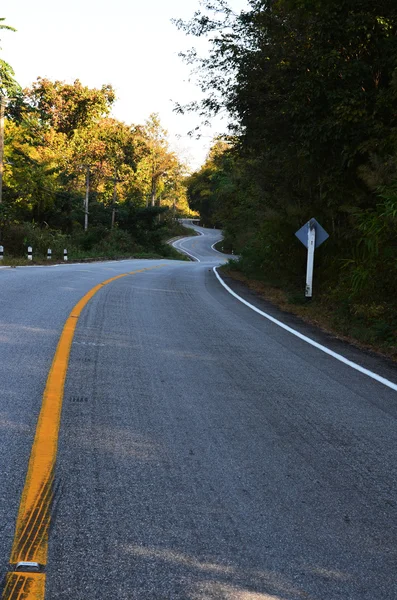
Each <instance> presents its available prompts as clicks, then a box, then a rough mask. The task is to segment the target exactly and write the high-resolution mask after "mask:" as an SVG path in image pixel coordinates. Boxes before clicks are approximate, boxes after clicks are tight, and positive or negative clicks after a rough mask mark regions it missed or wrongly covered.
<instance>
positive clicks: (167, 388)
mask: <svg viewBox="0 0 397 600" xmlns="http://www.w3.org/2000/svg"><path fill="white" fill-rule="evenodd" d="M195 229H196V230H197V231H198V232H199V233H200V234H201V235H200V236H197V237H191V238H184V239H183V240H178V241H176V242H174V245H175V247H177V248H179V249H180V250H182V251H184V252H186V253H188V254H189V255H190V257H191V258H192V259H194V260H192V261H191V262H186V261H170V260H130V261H115V262H105V263H91V264H66V265H58V266H48V267H21V268H16V269H8V268H5V269H0V381H1V388H0V469H1V479H0V568H1V575H0V578H2V598H3V600H41V599H43V598H44V597H45V598H46V599H47V600H94V599H95V600H109V599H115V600H135V599H137V600H138V599H139V600H204V599H210V600H301V599H302V600H395V599H396V598H397V578H396V564H397V544H396V542H397V518H396V505H397V460H396V459H397V427H396V424H397V423H396V418H397V391H396V389H394V388H395V386H396V384H397V371H396V369H395V366H394V365H392V364H391V363H388V362H387V361H384V360H382V359H380V358H378V357H375V356H371V355H370V354H368V353H364V352H361V351H360V350H358V349H356V348H354V347H352V346H349V345H347V344H345V343H343V342H340V341H338V340H336V339H334V338H331V337H329V336H326V335H325V334H323V333H321V332H320V331H318V330H316V329H315V328H312V327H310V326H308V325H305V324H302V323H301V322H300V321H299V320H298V319H296V318H295V317H292V316H291V315H287V314H283V313H281V312H280V311H278V310H277V309H276V308H274V307H272V306H270V305H268V304H267V303H266V302H265V301H263V300H261V299H259V298H257V297H256V296H255V295H254V294H253V293H252V292H249V291H247V290H246V289H245V288H244V287H243V286H242V285H240V284H238V283H233V282H230V281H228V280H225V282H226V285H228V286H230V287H231V288H232V290H233V291H234V293H235V294H237V295H238V296H239V297H241V298H242V299H243V300H245V301H246V302H247V304H244V303H242V302H241V301H239V299H237V298H236V297H234V296H233V295H232V294H231V293H230V292H229V291H228V290H227V289H225V287H224V286H223V285H221V282H220V281H219V280H218V278H217V276H216V273H215V272H214V269H213V267H216V266H217V265H220V264H221V263H222V262H224V261H225V260H226V258H225V257H224V256H223V255H221V254H219V253H218V252H216V251H215V250H214V249H212V245H213V244H214V243H215V242H216V241H217V240H219V239H220V237H221V234H220V232H219V231H217V230H207V229H202V228H199V227H196V228H195ZM103 284H104V285H103ZM81 299H83V300H81ZM80 301H81V302H80ZM250 305H252V306H253V307H255V308H257V310H258V311H259V312H257V311H255V310H253V309H252V307H251V306H250ZM261 313H265V314H266V315H268V316H270V317H271V318H272V319H273V320H269V318H267V317H264V316H263V314H261ZM278 321H280V322H282V323H283V324H285V325H286V326H287V327H289V328H291V329H293V330H294V331H296V332H297V333H299V334H300V337H298V336H297V335H295V334H294V333H291V331H289V330H288V329H285V328H283V327H281V326H280V325H279V324H278ZM304 338H308V339H310V340H312V341H313V342H315V344H317V345H318V346H321V347H325V348H327V349H329V350H330V351H331V352H334V353H336V354H337V355H338V356H339V355H340V356H342V357H344V359H345V360H346V362H343V361H341V360H339V359H336V358H335V357H334V356H332V355H330V354H327V353H326V352H324V351H323V350H321V348H319V347H316V345H312V344H310V343H308V342H307V341H306V340H305V339H304ZM57 347H58V350H57ZM349 363H352V364H353V365H358V366H359V367H360V368H362V369H364V372H360V371H358V370H357V369H356V368H354V367H352V366H351V364H349ZM366 372H368V373H372V374H375V375H376V376H377V377H378V378H380V379H381V380H380V381H378V380H376V378H375V379H374V378H373V377H372V376H369V375H368V374H366ZM64 376H66V379H65V382H64V387H63V377H64ZM47 378H48V379H47ZM46 381H47V384H46ZM393 386H394V388H393ZM40 411H41V412H40ZM39 415H40V416H39ZM28 465H29V467H28ZM20 562H22V563H28V564H21V565H19V566H17V563H20Z"/></svg>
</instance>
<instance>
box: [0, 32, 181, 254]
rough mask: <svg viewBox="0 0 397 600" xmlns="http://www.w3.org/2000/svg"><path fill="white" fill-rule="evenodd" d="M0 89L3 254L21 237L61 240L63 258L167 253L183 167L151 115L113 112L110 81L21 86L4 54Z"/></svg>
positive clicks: (30, 241)
mask: <svg viewBox="0 0 397 600" xmlns="http://www.w3.org/2000/svg"><path fill="white" fill-rule="evenodd" d="M1 25H2V24H1V23H0V27H1ZM1 28H5V26H4V25H3V26H2V27H1ZM0 88H1V89H0V96H1V102H2V107H3V111H4V113H5V126H4V157H3V161H2V162H3V174H2V194H1V198H0V200H1V204H0V232H1V242H0V243H1V244H2V245H4V247H5V252H6V255H10V254H11V255H14V256H23V255H24V254H26V247H27V246H28V245H31V246H33V247H34V248H35V253H36V255H37V253H39V254H41V255H45V254H46V252H47V248H48V247H51V248H52V249H53V252H55V254H57V253H58V254H62V252H63V248H64V247H65V244H66V245H67V246H68V249H70V252H69V254H71V255H72V256H73V255H76V256H81V255H87V256H89V255H90V254H91V255H100V256H106V255H120V254H123V253H127V254H128V253H130V254H134V253H135V254H136V253H139V252H158V253H160V254H164V253H166V254H167V253H168V254H169V253H172V249H170V248H168V247H166V246H165V245H164V240H165V238H166V237H167V236H168V237H170V235H172V234H173V233H175V232H177V231H178V226H177V224H176V217H178V216H179V215H181V214H183V213H184V212H185V210H186V208H187V201H186V187H185V185H184V180H185V177H186V172H187V168H186V166H185V165H184V164H183V162H182V161H181V160H180V159H179V158H178V156H177V155H176V154H175V153H174V152H172V151H171V149H170V147H169V144H168V141H167V133H166V131H165V130H164V129H163V128H162V126H161V123H160V121H159V118H158V116H157V115H155V114H153V115H151V116H150V117H149V118H148V120H147V121H146V122H145V123H144V124H143V125H127V124H125V123H123V122H121V121H118V120H117V119H115V118H113V117H112V116H111V109H112V106H113V104H114V102H115V92H114V90H113V88H112V87H111V86H110V85H103V86H102V87H101V88H100V89H91V88H88V87H86V86H84V85H83V84H82V83H81V82H80V81H79V80H76V81H75V82H74V83H73V84H68V83H65V82H62V81H49V80H48V79H43V78H38V79H37V81H35V82H34V83H33V84H32V86H31V87H29V88H26V89H24V90H22V89H20V87H19V86H18V84H17V83H16V82H15V80H14V74H13V72H12V69H11V67H10V66H9V65H7V64H6V63H4V62H0Z"/></svg>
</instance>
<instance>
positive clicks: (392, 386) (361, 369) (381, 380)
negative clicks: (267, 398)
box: [213, 267, 397, 392]
mask: <svg viewBox="0 0 397 600" xmlns="http://www.w3.org/2000/svg"><path fill="white" fill-rule="evenodd" d="M213 271H214V273H215V275H216V277H217V279H218V281H219V282H220V283H221V285H223V287H224V288H225V289H226V290H227V291H228V292H229V294H231V295H232V296H234V297H235V298H237V300H239V301H240V302H242V303H243V304H245V305H246V306H248V308H251V309H252V310H254V311H255V312H257V313H258V314H260V315H261V316H262V317H265V319H268V320H269V321H271V322H272V323H274V324H275V325H278V326H279V327H281V328H282V329H285V331H288V332H289V333H292V335H295V336H296V337H298V338H299V339H301V340H303V341H304V342H306V343H307V344H310V345H311V346H314V347H315V348H317V349H318V350H321V352H324V353H325V354H328V355H329V356H332V357H333V358H336V360H339V361H340V362H342V363H344V364H345V365H348V366H349V367H351V368H352V369H355V370H356V371H359V372H360V373H363V375H367V376H368V377H371V378H372V379H375V381H378V382H379V383H382V384H383V385H385V386H387V387H389V388H390V389H392V390H394V391H395V392H397V384H395V383H393V382H392V381H389V380H388V379H385V378H384V377H381V376H380V375H377V374H376V373H373V371H369V370H368V369H365V368H364V367H361V366H360V365H358V364H357V363H355V362H353V361H351V360H349V359H347V358H345V357H344V356H342V355H341V354H338V353H337V352H334V351H333V350H330V349H329V348H327V347H326V346H323V345H322V344H318V343H317V342H315V341H314V340H312V339H311V338H309V337H307V336H306V335H303V334H302V333H299V331H296V330H295V329H292V327H289V326H288V325H285V324H284V323H282V322H281V321H279V320H278V319H275V318H274V317H272V316H271V315H268V314H267V313H265V312H263V311H262V310H260V309H259V308H257V307H256V306H254V305H253V304H250V303H249V302H247V300H244V298H241V296H239V295H238V294H236V292H234V291H233V290H232V289H231V288H230V287H229V286H228V285H227V284H226V283H225V282H224V281H223V279H222V278H221V276H220V275H219V273H218V271H217V267H214V268H213Z"/></svg>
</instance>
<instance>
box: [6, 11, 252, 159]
mask: <svg viewBox="0 0 397 600" xmlns="http://www.w3.org/2000/svg"><path fill="white" fill-rule="evenodd" d="M229 4H230V5H231V6H232V7H233V9H235V10H241V9H243V8H246V6H247V2H246V1H245V0H230V2H229ZM198 7H199V0H139V1H138V0H112V1H111V2H109V1H107V2H105V0H68V1H67V2H65V1H62V2H61V1H60V0H12V2H9V3H8V6H6V7H4V8H3V11H2V13H1V14H0V17H5V19H6V23H7V24H8V25H12V26H13V27H15V28H16V29H17V30H18V31H17V33H12V32H6V31H3V32H1V47H2V51H1V56H2V58H3V59H4V60H6V61H7V62H9V63H10V64H11V66H12V67H13V68H14V70H15V74H16V79H17V81H18V82H19V83H20V84H21V85H22V86H23V87H26V86H28V85H30V84H31V83H32V82H33V81H34V80H35V79H36V78H37V77H38V76H41V77H47V78H49V79H52V80H55V79H57V80H62V81H63V80H65V81H67V82H73V81H74V80H75V79H80V80H81V82H82V83H83V85H88V86H90V87H100V86H101V85H102V84H105V83H110V84H112V85H113V87H114V88H115V90H116V94H117V98H118V100H117V103H116V105H115V107H114V110H113V114H114V116H115V117H116V118H118V119H120V120H122V121H125V122H126V123H128V124H132V123H136V124H138V123H143V122H144V121H145V119H147V117H148V116H149V115H150V113H152V112H157V113H159V115H160V119H161V122H162V124H163V126H164V127H165V128H166V129H167V130H168V132H169V134H170V141H171V143H172V146H173V148H174V149H175V150H176V151H178V153H179V155H180V156H181V157H182V158H184V159H186V160H188V161H189V163H190V164H191V166H192V167H194V168H197V167H198V166H199V165H200V164H201V163H202V162H203V161H204V159H205V155H206V153H207V152H208V149H209V147H210V145H211V139H212V138H213V136H214V135H216V133H218V132H220V131H221V130H222V129H223V130H224V129H225V127H226V123H224V122H223V123H220V122H217V123H216V124H214V125H213V127H212V128H211V129H207V130H205V131H203V132H202V133H203V137H202V138H201V140H199V141H196V140H191V139H189V138H188V137H187V136H186V134H187V132H188V131H190V130H191V129H193V128H194V127H195V126H196V125H199V119H198V117H197V116H193V115H184V116H181V115H177V114H175V113H173V106H174V104H173V102H172V101H178V102H180V103H181V104H183V103H185V102H189V101H191V100H194V99H197V98H199V95H200V91H199V89H198V87H197V86H195V85H193V84H192V83H190V84H189V83H188V82H187V79H188V78H189V68H188V67H187V66H186V65H184V64H183V62H182V59H181V58H179V57H178V52H179V51H181V50H185V49H187V48H189V47H191V46H194V45H196V46H197V45H198V40H197V39H196V38H192V37H187V36H186V35H185V34H184V33H183V32H180V31H178V30H177V29H176V27H175V26H174V25H172V23H171V22H170V19H171V18H183V19H188V18H190V17H191V16H192V15H193V13H194V11H195V10H197V8H198ZM178 134H179V135H180V136H182V137H181V138H180V139H179V140H178V139H177V138H176V135H178Z"/></svg>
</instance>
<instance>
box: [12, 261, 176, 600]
mask: <svg viewBox="0 0 397 600" xmlns="http://www.w3.org/2000/svg"><path fill="white" fill-rule="evenodd" d="M163 266H166V265H156V266H154V267H147V268H145V269H139V270H137V271H130V272H129V273H124V274H122V275H116V276H115V277H112V278H111V279H107V280H106V281H103V282H102V283H100V284H98V285H96V286H95V287H93V288H92V289H91V290H90V291H89V292H87V294H85V296H83V298H81V300H79V301H78V302H77V304H76V306H75V307H74V308H73V309H72V311H71V313H70V315H69V317H68V319H67V321H66V323H65V325H64V327H63V330H62V333H61V337H60V338H59V342H58V346H57V349H56V351H55V356H54V359H53V361H52V365H51V368H50V371H49V374H48V377H47V383H46V387H45V390H44V394H43V399H42V405H41V410H40V414H39V418H38V422H37V427H36V433H35V437H34V441H33V446H32V450H31V454H30V459H29V465H28V470H27V475H26V479H25V485H24V488H23V492H22V496H21V501H20V505H19V511H18V517H17V521H16V526H15V535H14V541H13V545H12V550H11V557H10V565H12V566H14V565H16V564H17V563H19V562H31V563H38V564H39V565H40V567H41V568H43V567H44V566H45V565H46V564H47V553H48V530H49V525H50V521H51V505H52V498H53V482H54V472H55V462H56V455H57V449H58V435H59V426H60V421H61V411H62V401H63V393H64V387H65V380H66V374H67V370H68V364H69V356H70V350H71V347H72V342H73V337H74V333H75V330H76V326H77V321H78V319H79V317H80V315H81V312H82V310H83V308H84V307H85V306H86V305H87V303H88V302H89V301H90V300H91V298H92V297H93V296H95V294H96V293H97V292H98V291H99V290H101V289H102V288H103V287H104V286H105V285H108V284H109V283H112V282H113V281H116V280H117V279H121V278H122V277H128V276H129V275H135V274H137V273H143V272H144V271H150V270H151V269H158V268H161V267H163ZM45 578H46V576H45V574H44V573H20V572H15V571H11V572H9V573H8V574H7V576H6V582H5V588H4V591H3V594H2V600H43V599H44V597H45Z"/></svg>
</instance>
